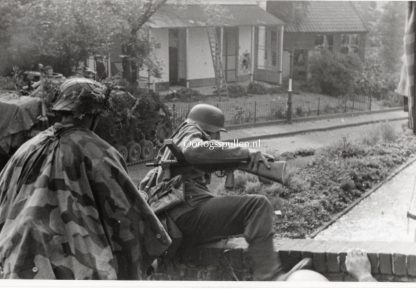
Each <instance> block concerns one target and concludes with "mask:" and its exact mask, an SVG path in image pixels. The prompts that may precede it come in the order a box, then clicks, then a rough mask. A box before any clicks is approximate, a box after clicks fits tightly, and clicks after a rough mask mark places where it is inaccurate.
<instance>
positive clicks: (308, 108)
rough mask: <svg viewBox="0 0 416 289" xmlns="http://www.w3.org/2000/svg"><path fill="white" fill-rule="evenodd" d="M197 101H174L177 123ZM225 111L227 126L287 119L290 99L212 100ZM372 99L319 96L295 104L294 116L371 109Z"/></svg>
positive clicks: (173, 110)
mask: <svg viewBox="0 0 416 289" xmlns="http://www.w3.org/2000/svg"><path fill="white" fill-rule="evenodd" d="M195 104H197V103H170V104H168V107H169V108H170V110H171V112H172V117H173V123H174V125H179V124H180V123H182V122H183V121H184V120H185V118H186V116H187V114H188V112H189V110H190V109H191V108H192V106H194V105H195ZM210 104H212V105H215V106H216V107H218V108H220V109H221V110H222V111H223V112H224V114H225V123H226V125H227V126H233V125H240V124H250V123H256V122H264V121H272V120H285V119H286V118H287V101H286V100H279V101H247V102H241V101H240V102H238V101H236V102H211V103H210ZM370 110H371V99H370V98H368V97H366V96H348V97H340V98H338V99H334V100H332V101H330V102H328V101H327V99H321V98H316V99H313V100H306V101H302V102H301V103H294V104H293V108H292V119H296V118H299V117H308V116H319V115H325V114H335V113H346V112H354V111H370Z"/></svg>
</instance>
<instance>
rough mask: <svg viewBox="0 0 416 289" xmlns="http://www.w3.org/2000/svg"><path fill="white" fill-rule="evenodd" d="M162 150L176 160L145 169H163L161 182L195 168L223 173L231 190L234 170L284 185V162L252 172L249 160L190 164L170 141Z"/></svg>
mask: <svg viewBox="0 0 416 289" xmlns="http://www.w3.org/2000/svg"><path fill="white" fill-rule="evenodd" d="M164 148H168V149H169V150H170V151H171V152H172V154H173V156H174V157H175V158H176V160H160V158H159V159H157V160H156V161H155V162H153V163H146V166H147V167H159V166H160V167H162V168H163V170H162V171H163V177H162V179H163V180H170V179H171V178H173V177H175V176H177V175H181V174H183V173H186V172H187V171H189V168H190V167H195V168H196V169H198V170H202V171H204V172H206V173H213V172H216V171H223V172H225V174H224V175H225V176H226V177H227V178H226V181H225V187H226V188H227V189H231V188H233V187H234V173H233V172H234V170H241V171H245V172H248V173H251V174H254V175H257V176H259V177H260V178H261V179H267V180H270V181H275V182H278V183H280V184H283V183H284V179H285V171H286V162H285V161H277V162H274V161H270V162H269V165H270V169H268V168H267V167H266V165H265V164H263V163H260V164H259V166H258V168H257V170H253V169H252V168H250V167H249V160H245V161H238V162H236V161H234V162H228V163H227V162H226V163H221V164H198V165H195V164H190V163H189V162H187V161H186V160H185V157H184V155H183V154H182V152H181V150H180V149H179V148H178V147H177V145H176V144H175V143H173V141H172V139H167V140H165V142H164V144H163V147H162V149H161V150H160V151H163V149H164Z"/></svg>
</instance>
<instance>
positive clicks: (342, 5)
mask: <svg viewBox="0 0 416 289" xmlns="http://www.w3.org/2000/svg"><path fill="white" fill-rule="evenodd" d="M274 3H276V5H279V4H277V3H278V2H274ZM285 31H286V32H319V33H328V32H367V31H368V30H367V28H366V27H365V24H364V22H363V21H362V19H361V17H360V15H359V13H358V11H357V10H356V9H355V7H354V6H353V5H352V3H351V2H347V1H308V5H307V8H306V12H305V15H304V16H303V17H301V19H300V21H299V23H297V24H294V23H287V24H286V26H285Z"/></svg>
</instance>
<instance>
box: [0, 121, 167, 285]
mask: <svg viewBox="0 0 416 289" xmlns="http://www.w3.org/2000/svg"><path fill="white" fill-rule="evenodd" d="M169 244H170V238H169V236H168V235H167V234H166V232H165V230H164V229H163V227H162V225H161V224H160V222H159V221H158V219H157V218H156V216H155V215H154V214H153V212H152V211H151V209H150V208H149V206H148V205H147V203H146V201H145V200H144V199H143V198H142V196H141V195H140V193H139V191H138V190H137V189H136V187H135V185H134V184H133V183H132V181H131V179H130V178H129V176H128V174H127V172H126V168H125V164H124V161H123V160H122V157H121V156H120V154H119V153H118V152H117V151H116V150H115V149H114V148H113V147H111V146H110V145H109V144H107V143H106V142H105V141H103V140H102V139H100V138H99V137H98V136H97V135H96V134H94V133H93V132H91V131H90V130H87V129H83V128H80V127H66V128H64V127H63V126H62V125H59V124H56V125H55V126H53V127H50V128H49V129H47V130H45V131H44V132H42V133H40V134H39V135H37V136H36V137H34V138H32V139H31V140H29V141H28V142H26V143H25V144H23V145H22V147H21V148H20V149H19V150H18V151H17V152H16V153H15V155H14V156H13V157H12V158H11V159H10V161H9V162H8V163H7V165H6V167H5V168H4V169H3V171H2V172H1V173H0V266H1V268H0V277H2V278H44V279H55V278H56V279H141V278H143V277H144V276H143V275H144V274H143V273H144V270H145V269H146V268H147V267H148V266H149V265H150V263H151V262H152V260H153V259H154V257H155V256H158V255H160V254H161V253H163V252H164V251H165V250H166V248H167V247H168V246H169Z"/></svg>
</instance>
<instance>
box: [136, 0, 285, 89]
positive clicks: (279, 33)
mask: <svg viewBox="0 0 416 289" xmlns="http://www.w3.org/2000/svg"><path fill="white" fill-rule="evenodd" d="M212 9H217V10H215V13H214V14H213V13H212V11H211V12H209V11H207V10H208V8H207V7H205V6H203V5H185V6H184V7H180V8H179V7H178V6H175V5H166V7H163V9H160V10H159V11H158V12H157V13H156V14H155V15H154V16H153V18H152V19H151V21H150V24H149V26H150V30H151V35H152V39H153V40H154V42H155V50H154V57H155V59H157V60H158V61H159V63H161V64H162V67H163V69H162V73H161V77H160V78H155V77H153V76H150V77H147V76H146V75H142V77H144V79H146V80H145V81H147V82H148V84H147V85H151V87H152V88H154V89H155V90H157V91H159V92H162V93H164V92H166V93H168V92H169V91H172V90H174V89H175V90H177V88H181V87H187V88H201V90H202V91H203V93H204V94H213V93H212V91H213V90H214V88H213V87H214V86H215V83H216V77H218V73H217V71H218V67H216V66H215V64H214V63H215V61H213V58H215V57H218V58H220V62H219V63H220V65H221V66H220V67H221V69H222V71H223V79H224V81H226V82H227V83H228V84H240V83H247V82H249V81H253V80H256V81H264V82H267V83H271V84H277V85H280V84H281V83H282V70H283V60H282V59H283V57H282V53H283V31H284V29H283V22H282V21H281V20H279V19H278V18H276V17H274V16H272V15H271V14H269V13H267V12H266V11H265V10H263V9H261V8H260V7H259V6H257V5H215V8H212ZM223 14H226V15H227V17H221V15H223ZM213 28H214V30H215V34H216V37H215V45H213V43H212V42H211V41H210V39H209V37H208V30H209V29H211V30H212V29H213ZM213 46H214V48H213ZM217 63H218V62H217ZM216 70H217V71H216ZM149 82H150V83H149Z"/></svg>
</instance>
